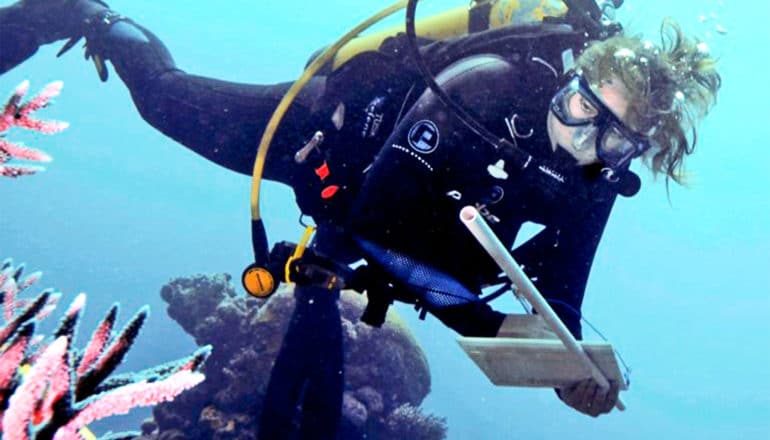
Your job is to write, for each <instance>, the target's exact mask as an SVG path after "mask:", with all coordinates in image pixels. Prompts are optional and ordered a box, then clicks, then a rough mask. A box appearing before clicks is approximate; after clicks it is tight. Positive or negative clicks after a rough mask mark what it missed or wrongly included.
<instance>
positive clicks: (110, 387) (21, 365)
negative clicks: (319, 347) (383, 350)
mask: <svg viewBox="0 0 770 440" xmlns="http://www.w3.org/2000/svg"><path fill="white" fill-rule="evenodd" d="M23 272H24V265H20V266H18V267H14V266H13V261H12V260H10V259H8V260H5V261H4V262H3V263H2V264H1V265H0V304H1V305H2V307H3V315H4V320H3V321H4V323H3V325H2V326H0V420H1V422H0V434H2V435H0V438H3V439H5V440H29V439H35V440H49V439H54V440H80V439H82V438H92V439H95V438H96V437H95V436H94V435H93V433H91V432H90V431H89V430H88V428H87V425H88V424H89V423H91V422H93V421H94V420H99V419H102V418H105V417H109V416H112V415H115V414H125V413H127V412H129V411H130V410H131V409H132V408H134V407H137V406H148V405H155V404H157V403H159V402H166V401H169V400H172V399H174V398H175V397H176V396H177V395H179V394H180V393H182V392H183V391H185V390H187V389H189V388H191V387H194V386H195V385H197V384H199V383H200V382H202V381H203V380H204V378H205V377H204V376H203V374H201V373H200V371H199V370H200V368H201V366H202V363H203V361H204V360H205V359H206V357H207V356H208V354H209V352H210V347H204V348H202V349H200V350H198V351H196V353H194V354H193V355H192V356H190V357H188V358H186V359H181V360H178V361H175V362H170V363H167V364H164V365H160V366H157V367H154V368H151V369H149V370H146V371H143V372H140V373H128V374H125V373H124V374H119V375H112V373H113V372H114V370H115V369H116V368H117V367H118V365H119V364H120V362H121V361H122V359H123V357H124V355H125V354H126V352H128V350H129V349H130V348H131V346H132V345H133V343H134V340H135V339H136V337H137V335H138V333H139V329H140V328H141V327H142V324H143V323H144V320H145V319H146V317H147V313H148V310H147V308H146V307H144V308H142V309H141V310H140V311H139V312H138V313H137V314H136V315H135V316H134V317H133V318H132V319H131V320H130V321H129V322H128V324H127V325H126V326H125V328H124V329H123V330H122V331H121V332H119V333H116V332H113V326H114V324H115V320H116V318H117V313H118V307H117V305H114V306H113V307H112V308H111V309H110V310H109V312H108V313H107V315H106V316H105V318H104V319H103V320H102V321H101V323H100V324H99V325H98V326H97V328H96V330H95V331H94V333H93V335H92V336H91V339H90V340H89V342H88V343H87V344H86V348H85V349H84V350H82V351H80V350H77V349H75V348H74V347H73V345H72V344H73V340H74V337H75V333H76V330H77V327H78V322H79V321H80V316H81V314H82V311H83V308H84V307H85V302H86V296H85V294H82V293H81V294H80V295H78V296H77V297H76V298H75V300H74V301H73V302H72V305H71V306H70V307H69V309H68V310H67V312H66V313H65V315H64V317H63V318H62V320H61V322H60V324H59V327H58V329H57V330H56V331H55V332H54V334H53V335H52V336H51V337H50V338H43V337H39V336H38V337H36V336H35V335H34V332H35V328H36V326H37V324H38V322H39V321H40V320H41V319H43V318H44V317H45V316H47V315H48V314H50V312H51V311H52V310H53V308H54V307H55V306H56V303H57V301H58V298H59V296H60V295H59V294H57V293H53V291H51V290H45V291H43V292H42V293H40V294H38V295H37V296H36V297H34V298H33V299H27V298H20V297H19V295H20V294H22V293H23V292H24V291H25V290H27V289H29V288H30V287H31V286H32V285H34V284H35V283H36V282H37V281H38V280H39V279H40V276H41V273H40V272H36V273H33V274H31V275H29V276H28V277H26V278H23V279H22V275H23ZM48 340H50V341H51V342H48ZM134 435H135V434H128V433H126V434H112V435H110V436H109V438H111V439H117V438H129V436H134Z"/></svg>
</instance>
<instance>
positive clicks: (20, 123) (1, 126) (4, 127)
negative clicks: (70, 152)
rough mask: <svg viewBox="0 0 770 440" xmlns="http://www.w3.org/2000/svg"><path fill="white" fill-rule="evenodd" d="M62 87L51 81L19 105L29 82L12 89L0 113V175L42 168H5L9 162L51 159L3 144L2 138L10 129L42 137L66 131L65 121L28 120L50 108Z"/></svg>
mask: <svg viewBox="0 0 770 440" xmlns="http://www.w3.org/2000/svg"><path fill="white" fill-rule="evenodd" d="M62 86H63V83H62V82H61V81H54V82H52V83H50V84H48V85H47V86H45V87H44V88H43V90H41V91H40V93H38V94H37V95H35V96H34V97H32V98H31V99H30V100H29V101H27V102H25V103H23V104H22V103H21V100H22V99H23V98H24V95H26V94H27V91H28V90H29V81H24V82H22V83H21V84H19V85H18V86H17V87H16V89H15V90H14V92H13V95H11V97H10V98H9V99H8V102H6V104H5V107H4V108H3V112H2V113H1V114H0V176H5V177H19V176H24V175H29V174H35V173H36V172H38V171H42V170H43V169H44V168H42V167H39V166H28V165H6V164H7V163H8V162H9V161H10V160H11V159H21V160H28V161H32V162H50V161H51V156H49V155H48V154H46V153H45V152H43V151H39V150H34V149H32V148H27V147H24V146H22V145H19V144H14V143H12V142H9V141H6V140H5V139H4V137H5V134H6V132H7V131H8V130H9V129H10V128H11V127H20V128H25V129H27V130H32V131H36V132H39V133H44V134H53V133H58V132H60V131H62V130H64V129H65V128H67V126H68V125H69V124H67V123H66V122H61V121H41V120H38V119H33V118H32V117H31V114H32V113H34V112H36V111H37V110H40V109H41V108H43V107H47V106H48V105H50V102H51V99H53V98H55V97H56V96H58V95H59V93H60V92H61V89H62Z"/></svg>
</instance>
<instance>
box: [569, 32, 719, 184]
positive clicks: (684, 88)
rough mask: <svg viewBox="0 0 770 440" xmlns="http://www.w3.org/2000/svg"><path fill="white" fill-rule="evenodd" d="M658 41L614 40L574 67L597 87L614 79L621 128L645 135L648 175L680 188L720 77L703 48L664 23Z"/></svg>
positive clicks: (595, 45)
mask: <svg viewBox="0 0 770 440" xmlns="http://www.w3.org/2000/svg"><path fill="white" fill-rule="evenodd" d="M660 34H661V42H660V45H655V44H653V43H651V42H649V41H644V40H642V38H641V37H640V36H633V37H630V36H625V35H618V36H614V37H611V38H608V39H607V40H604V41H599V42H596V43H593V44H592V45H591V46H589V47H588V48H587V49H586V50H585V51H584V52H583V53H582V54H581V56H580V57H579V58H578V60H577V63H576V64H577V65H576V67H577V68H578V69H579V70H581V71H582V72H583V74H584V75H585V77H586V79H588V80H589V81H591V82H594V83H599V82H602V81H607V80H610V79H612V78H617V79H619V80H621V81H622V82H623V84H624V85H625V86H626V88H627V90H628V93H629V96H627V98H628V100H629V102H630V106H629V110H628V114H627V117H626V121H625V122H626V123H628V124H629V126H630V127H631V128H632V129H634V130H635V131H637V132H639V133H641V134H644V135H647V136H649V138H650V140H651V144H652V148H651V149H650V150H649V151H648V152H647V153H646V154H645V159H646V160H645V162H646V163H647V165H648V166H649V167H650V169H651V170H652V172H653V174H656V175H657V174H659V173H665V174H666V182H667V183H668V180H669V178H670V179H673V180H674V181H675V182H677V183H680V184H681V183H683V176H684V172H683V166H684V159H685V157H686V156H688V155H690V154H692V153H693V151H694V150H695V145H696V143H697V131H696V126H697V124H698V122H700V120H701V119H702V118H703V117H704V116H706V114H707V113H708V112H709V111H710V110H711V108H712V107H713V106H714V104H715V103H716V94H717V91H718V90H719V87H720V85H721V82H722V80H721V78H720V76H719V74H718V73H717V71H716V60H715V59H714V58H713V57H711V56H710V55H709V53H708V48H707V46H706V45H705V44H703V43H701V42H700V41H699V40H697V39H690V38H687V37H685V36H684V34H683V33H682V30H681V28H680V27H679V26H678V25H677V24H676V23H675V22H674V21H672V20H670V19H666V20H664V21H663V24H662V25H661V30H660Z"/></svg>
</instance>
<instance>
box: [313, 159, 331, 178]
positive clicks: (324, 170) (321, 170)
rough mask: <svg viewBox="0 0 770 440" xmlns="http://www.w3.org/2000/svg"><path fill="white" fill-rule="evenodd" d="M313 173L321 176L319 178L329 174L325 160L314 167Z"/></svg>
mask: <svg viewBox="0 0 770 440" xmlns="http://www.w3.org/2000/svg"><path fill="white" fill-rule="evenodd" d="M315 173H316V175H317V176H318V177H320V178H321V180H324V179H326V178H327V177H329V174H331V173H330V172H329V165H328V164H327V163H326V161H324V163H323V165H321V166H320V167H318V168H316V169H315Z"/></svg>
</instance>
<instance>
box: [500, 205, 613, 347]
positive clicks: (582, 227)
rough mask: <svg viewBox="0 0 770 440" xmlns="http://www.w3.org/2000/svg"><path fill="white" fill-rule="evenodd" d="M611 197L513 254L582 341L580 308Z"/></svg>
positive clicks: (574, 215) (519, 248) (539, 235)
mask: <svg viewBox="0 0 770 440" xmlns="http://www.w3.org/2000/svg"><path fill="white" fill-rule="evenodd" d="M613 202H614V197H612V198H610V199H609V200H606V201H602V202H597V203H595V204H594V205H593V206H591V207H588V209H586V210H585V212H584V213H583V214H577V215H576V214H575V213H572V214H568V213H565V216H568V217H569V218H570V220H569V221H566V222H564V225H562V226H560V227H555V226H551V227H547V228H546V229H544V230H542V231H541V232H540V233H539V234H537V235H536V236H534V237H533V238H531V239H530V240H528V241H527V242H525V243H524V244H522V245H521V246H519V247H518V248H516V249H515V250H514V251H513V257H514V259H515V260H516V261H517V262H518V263H519V264H521V265H522V266H523V267H524V271H525V273H526V274H527V276H529V277H530V279H532V281H533V283H534V284H535V286H536V287H537V288H538V290H540V292H541V293H542V294H543V296H544V297H545V299H546V300H548V302H549V303H550V305H551V307H552V308H553V309H554V311H555V312H556V314H557V315H559V318H561V320H562V321H563V322H564V324H565V325H566V326H567V328H568V329H569V330H570V332H571V333H572V334H573V335H574V336H575V337H576V338H577V339H581V338H582V332H581V325H580V318H581V313H580V308H581V305H582V303H583V295H584V293H585V288H586V284H587V282H588V275H589V273H590V270H591V265H592V263H593V259H594V256H595V254H596V249H597V247H598V245H599V241H600V239H601V236H602V232H603V231H604V226H605V224H606V222H607V219H608V217H609V214H610V210H611V209H612V205H613Z"/></svg>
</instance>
